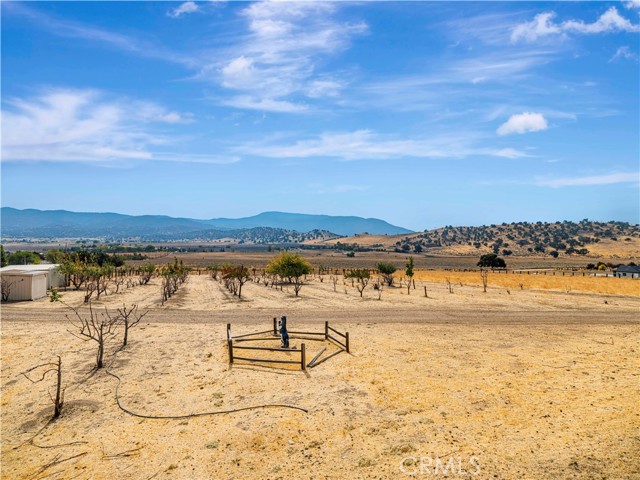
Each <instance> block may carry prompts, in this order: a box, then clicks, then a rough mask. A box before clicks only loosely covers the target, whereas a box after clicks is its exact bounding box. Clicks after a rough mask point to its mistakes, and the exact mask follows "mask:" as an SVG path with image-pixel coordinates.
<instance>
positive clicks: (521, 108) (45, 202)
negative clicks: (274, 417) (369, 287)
mask: <svg viewBox="0 0 640 480" xmlns="http://www.w3.org/2000/svg"><path fill="white" fill-rule="evenodd" d="M1 8H2V205H3V206H12V207H16V208H40V209H67V210H74V211H113V212H119V213H127V214H166V215H171V216H185V217H194V218H213V217H220V216H224V217H240V216H249V215H253V214H257V213H260V212H262V211H268V210H278V211H289V212H301V213H322V214H332V215H359V216H363V217H378V218H383V219H385V220H387V221H389V222H391V223H394V224H398V225H402V226H405V227H407V228H412V229H416V230H423V229H425V228H435V227H439V226H444V225H481V224H490V223H501V222H511V221H538V220H542V221H555V220H581V219H583V218H590V219H594V220H621V221H629V222H633V223H638V222H639V221H640V219H639V217H640V206H639V204H640V192H639V186H640V174H639V170H640V168H639V158H640V133H639V132H640V124H639V114H640V112H639V103H640V102H639V98H638V97H639V91H640V82H639V77H640V73H639V72H640V64H639V55H640V42H639V39H640V2H638V1H630V2H558V3H548V2H447V3H445V2H366V1H365V2H357V3H346V2H340V3H318V2H302V3H294V2H260V3H248V2H231V1H228V2H223V1H207V2H2V4H1Z"/></svg>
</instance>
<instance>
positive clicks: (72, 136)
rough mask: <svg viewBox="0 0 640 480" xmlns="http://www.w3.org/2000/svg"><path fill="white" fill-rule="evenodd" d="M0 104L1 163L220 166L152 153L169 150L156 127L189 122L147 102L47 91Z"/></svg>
mask: <svg viewBox="0 0 640 480" xmlns="http://www.w3.org/2000/svg"><path fill="white" fill-rule="evenodd" d="M3 103H4V105H3V109H2V161H3V162H11V161H52V162H88V163H99V164H106V163H109V162H113V161H120V160H161V161H171V160H173V161H198V162H202V161H205V160H206V161H208V162H215V163H219V162H220V161H223V159H222V158H221V157H214V156H211V157H209V158H208V159H205V156H200V155H193V154H187V155H184V156H180V155H177V154H172V153H156V152H158V149H159V148H164V149H166V148H167V147H166V146H167V145H169V144H171V139H170V138H169V137H167V136H166V134H164V133H159V132H160V131H161V129H160V128H158V127H159V126H161V125H168V124H176V123H190V122H192V121H193V116H192V115H191V114H183V113H180V112H175V111H171V110H168V109H166V108H164V107H162V106H160V105H157V104H155V103H153V102H148V101H140V100H136V99H131V98H113V97H112V96H109V95H107V94H106V93H105V92H101V91H98V90H77V89H76V90H73V89H51V90H48V91H45V92H42V93H40V94H39V95H37V96H35V97H33V98H28V99H18V98H10V99H5V100H4V101H3ZM235 159H236V158H235V157H229V158H226V159H224V161H235Z"/></svg>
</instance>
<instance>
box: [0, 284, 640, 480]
mask: <svg viewBox="0 0 640 480" xmlns="http://www.w3.org/2000/svg"><path fill="white" fill-rule="evenodd" d="M427 286H428V290H429V297H430V298H425V297H424V296H423V295H421V294H420V293H421V292H420V287H418V288H417V289H416V290H415V291H412V293H411V295H406V290H404V289H399V288H398V289H394V290H384V291H383V293H382V299H381V300H377V293H376V292H374V291H373V290H371V289H370V287H368V289H367V290H365V293H364V298H362V299H361V298H360V297H359V295H358V293H357V292H356V291H355V288H353V287H351V286H350V284H348V285H346V286H345V285H342V284H341V283H340V284H339V285H338V286H337V292H335V293H334V292H333V285H332V284H331V283H329V280H328V279H325V280H324V281H323V282H322V283H320V282H319V281H317V280H316V281H314V282H312V283H311V284H309V285H306V286H305V287H304V288H303V289H302V291H301V298H297V299H296V298H295V297H294V295H293V292H292V291H289V292H287V291H279V290H275V289H272V288H266V287H264V286H263V285H258V284H253V283H248V284H246V285H245V287H244V288H243V296H245V299H244V300H241V301H239V300H238V299H236V298H233V297H230V296H229V295H228V293H227V292H226V290H224V289H223V288H222V287H221V286H220V284H218V283H217V282H215V281H213V280H211V279H210V278H209V277H207V276H204V275H203V276H200V277H198V276H193V277H191V278H190V280H189V282H188V283H187V284H186V285H184V286H183V287H182V288H181V290H180V291H179V292H178V294H177V295H176V296H175V297H173V298H172V299H171V300H169V302H167V304H166V305H165V306H164V307H160V305H159V286H158V285H157V284H155V285H148V286H144V287H135V288H133V289H129V290H127V291H125V292H124V293H120V294H117V295H109V296H107V297H104V298H103V299H101V302H99V303H100V305H104V306H107V307H108V308H112V307H115V306H118V305H121V304H122V303H126V304H131V303H134V302H135V303H138V304H140V305H141V306H144V307H148V308H150V311H149V314H148V315H147V317H145V319H144V322H143V324H141V325H140V326H138V327H137V328H136V329H134V330H132V332H131V339H130V344H129V345H128V346H127V347H126V348H125V349H124V350H122V351H120V352H119V353H117V354H114V352H115V351H116V348H117V346H118V342H119V341H120V340H121V337H120V335H121V332H119V334H118V337H117V338H116V339H114V340H113V341H111V342H110V343H109V345H108V348H107V359H108V360H107V362H108V363H110V367H109V370H110V371H111V372H112V373H113V374H116V375H118V376H120V377H121V379H122V383H121V385H120V397H121V402H122V404H123V405H124V406H125V407H126V408H128V409H130V410H132V411H134V412H137V413H141V414H147V415H158V416H167V415H169V416H181V415H188V414H191V413H199V412H208V411H219V410H227V409H234V408H240V407H246V406H255V405H262V404H289V405H294V406H298V407H301V408H304V409H307V410H308V413H304V412H302V411H299V410H292V409H284V408H268V409H254V410H246V411H242V412H238V413H232V414H223V415H215V416H201V417H194V418H189V419H157V420H155V419H141V418H137V417H134V416H131V415H128V414H126V413H124V412H123V411H121V410H120V409H119V408H118V407H117V405H116V404H115V400H114V393H115V388H116V385H117V383H118V381H117V380H116V379H115V378H114V377H113V376H109V375H108V374H107V373H106V371H105V369H103V370H101V371H98V372H95V373H94V372H92V365H93V361H94V352H95V348H94V347H95V345H92V344H89V343H86V342H82V341H80V340H79V339H77V338H75V337H73V336H72V335H71V334H70V333H69V332H68V329H69V324H68V323H67V321H66V320H65V316H64V315H65V312H66V311H67V310H68V308H67V307H65V306H64V305H61V304H57V303H54V304H52V303H50V302H49V301H48V300H46V299H43V300H40V301H37V302H28V303H26V302H25V303H16V304H9V305H5V306H3V307H2V311H1V313H2V332H1V335H2V336H1V339H2V343H1V346H2V352H1V358H2V399H1V406H2V429H1V433H2V453H1V460H2V472H1V473H2V478H12V479H13V478H16V479H17V478H20V479H22V478H38V479H40V478H48V479H71V478H87V479H88V478H91V479H101V478H105V479H106V478H123V479H139V478H141V479H148V478H162V479H164V478H174V479H191V478H196V479H209V478H229V479H231V478H273V479H277V478H282V479H289V478H296V479H297V478H313V479H318V478H363V479H365V478H367V479H368V478H385V479H386V478H439V477H446V478H452V477H453V478H503V479H511V478H527V479H529V478H531V479H534V478H535V479H558V478H585V479H586V478H625V479H627V478H628V479H632V478H638V472H640V436H639V434H638V431H639V429H640V413H639V411H638V408H637V405H638V402H639V400H640V378H639V377H640V373H639V372H640V361H639V360H638V359H639V358H640V357H639V350H640V342H639V341H640V333H639V332H640V329H639V326H640V321H639V318H638V312H639V311H640V308H639V307H640V299H639V297H638V296H633V295H631V296H621V295H598V294H586V293H575V292H571V293H566V292H561V291H532V290H523V291H517V292H516V291H512V292H511V293H510V294H507V293H506V291H505V289H504V288H502V287H494V288H489V291H488V292H487V293H486V294H484V293H482V289H481V287H478V286H473V285H465V286H462V287H460V286H457V287H456V288H455V290H454V293H453V294H450V293H448V291H447V288H446V285H443V284H438V283H433V284H430V283H427ZM345 288H346V289H347V293H346V294H345V293H344V289H345ZM62 293H63V295H64V297H63V299H64V300H65V302H67V303H68V304H70V305H73V306H77V305H79V304H80V303H81V297H80V293H79V292H67V293H65V292H62ZM605 302H606V303H605ZM283 310H284V311H286V312H287V314H288V316H289V322H290V328H291V329H296V330H297V329H301V330H317V331H321V330H322V322H324V320H330V321H331V322H332V324H334V325H335V326H336V327H337V328H339V329H340V330H341V331H349V333H350V337H351V345H352V354H346V353H341V354H339V355H337V356H335V357H334V358H332V359H330V360H328V361H327V362H325V363H323V364H321V365H319V366H318V367H316V368H313V369H309V370H308V371H307V372H306V373H304V372H301V371H299V370H295V369H294V368H293V367H291V368H289V369H286V368H268V367H259V366H255V365H241V364H240V363H238V364H236V365H234V366H233V368H229V365H228V361H227V351H226V343H225V328H224V327H225V324H226V323H227V322H230V323H232V324H233V332H234V334H235V335H239V334H242V333H245V332H249V331H252V330H256V329H260V330H263V329H268V328H269V327H270V326H271V322H270V319H271V318H272V317H273V316H275V315H278V314H280V313H281V312H282V311H283ZM301 342H302V340H300V339H293V341H292V343H293V344H295V345H297V346H299V345H300V343H301ZM304 342H305V344H306V346H307V350H308V352H309V354H308V357H309V358H310V357H312V356H313V355H314V354H315V353H316V352H317V351H319V350H320V349H321V348H324V347H325V346H326V345H325V344H324V342H313V341H309V340H304ZM271 343H272V344H273V343H274V342H271ZM329 348H330V349H335V347H329ZM54 355H61V356H62V359H63V364H64V381H65V383H66V385H67V386H68V387H67V391H66V396H65V401H66V403H65V407H64V410H63V415H62V417H61V418H59V419H58V420H56V421H55V422H53V423H50V424H48V425H47V426H46V427H45V428H44V430H42V431H41V432H40V433H39V434H38V435H37V436H36V437H35V438H34V440H33V442H32V443H25V442H27V441H28V440H29V439H30V438H32V437H33V436H34V435H35V434H36V433H37V432H38V431H39V430H40V429H41V428H42V427H43V426H45V425H46V423H47V419H48V417H49V416H50V414H51V410H52V409H51V406H50V400H49V399H48V396H47V389H48V388H50V387H51V385H52V381H53V380H52V379H50V378H49V377H47V378H48V381H46V382H43V383H38V384H31V383H30V382H29V381H28V380H27V379H25V378H24V377H23V376H21V375H20V373H21V372H24V371H25V370H27V369H28V368H30V367H32V366H34V365H37V364H38V363H40V362H44V361H50V360H51V359H53V357H54ZM283 355H289V356H291V357H292V358H294V357H296V354H283ZM72 442H75V443H72ZM65 444H66V445H65ZM43 447H52V448H43ZM436 468H437V469H438V471H437V472H436V471H435V469H436ZM443 468H446V469H447V470H446V472H447V474H446V475H443V473H444V470H443Z"/></svg>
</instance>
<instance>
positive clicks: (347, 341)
mask: <svg viewBox="0 0 640 480" xmlns="http://www.w3.org/2000/svg"><path fill="white" fill-rule="evenodd" d="M345 346H346V347H347V353H349V332H346V342H345Z"/></svg>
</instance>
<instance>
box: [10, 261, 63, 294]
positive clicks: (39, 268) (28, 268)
mask: <svg viewBox="0 0 640 480" xmlns="http://www.w3.org/2000/svg"><path fill="white" fill-rule="evenodd" d="M58 267H59V265H58V264H57V263H39V264H37V265H8V266H6V267H3V268H2V269H0V272H2V273H4V272H8V271H21V272H41V273H46V274H47V290H48V289H50V288H59V287H64V286H65V285H66V283H65V282H66V280H65V278H64V275H62V274H61V273H60V272H58Z"/></svg>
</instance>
